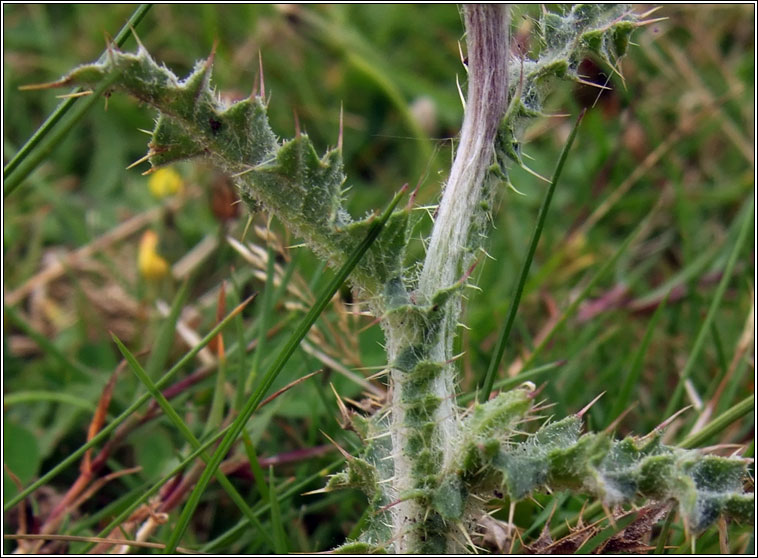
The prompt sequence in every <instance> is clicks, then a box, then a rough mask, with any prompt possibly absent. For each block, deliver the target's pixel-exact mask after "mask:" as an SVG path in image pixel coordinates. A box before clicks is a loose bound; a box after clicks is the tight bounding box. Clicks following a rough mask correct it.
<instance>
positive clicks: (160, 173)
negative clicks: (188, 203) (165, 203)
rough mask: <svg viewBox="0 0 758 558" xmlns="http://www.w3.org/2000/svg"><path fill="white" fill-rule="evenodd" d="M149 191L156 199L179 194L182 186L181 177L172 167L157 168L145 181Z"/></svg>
mask: <svg viewBox="0 0 758 558" xmlns="http://www.w3.org/2000/svg"><path fill="white" fill-rule="evenodd" d="M147 186H148V188H150V193H151V194H153V196H155V197H156V198H158V199H161V198H165V197H166V196H173V195H174V194H179V193H181V192H182V189H183V188H184V181H183V180H182V177H181V176H180V175H179V173H178V172H176V171H175V170H174V169H172V168H165V169H158V170H157V171H155V172H154V173H152V174H151V175H150V178H149V179H148V181H147Z"/></svg>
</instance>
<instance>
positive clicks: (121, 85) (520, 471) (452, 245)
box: [54, 5, 754, 553]
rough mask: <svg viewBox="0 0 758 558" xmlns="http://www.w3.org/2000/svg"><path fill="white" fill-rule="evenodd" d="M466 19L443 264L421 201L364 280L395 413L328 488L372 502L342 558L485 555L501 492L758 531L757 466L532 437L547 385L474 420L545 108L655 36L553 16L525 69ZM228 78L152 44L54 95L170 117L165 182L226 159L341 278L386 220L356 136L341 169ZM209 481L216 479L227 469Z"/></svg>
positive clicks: (568, 421) (602, 21)
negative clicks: (562, 497)
mask: <svg viewBox="0 0 758 558" xmlns="http://www.w3.org/2000/svg"><path fill="white" fill-rule="evenodd" d="M462 14H463V19H464V23H465V29H466V46H467V60H466V70H467V76H468V79H467V95H466V99H465V113H464V114H465V116H464V120H463V124H462V127H461V132H460V137H459V141H458V142H457V148H456V153H455V159H454V162H453V164H452V168H451V170H450V173H449V177H448V179H447V182H446V184H445V185H444V189H443V191H442V195H441V198H440V201H439V206H438V208H437V210H436V214H435V219H434V226H433V229H432V232H431V234H430V236H429V237H428V238H427V239H425V247H426V250H425V254H424V256H423V258H421V259H420V260H418V261H409V253H408V251H407V248H408V245H409V243H410V242H411V236H412V233H413V231H414V230H415V227H416V224H417V223H416V218H415V217H414V215H415V214H414V213H413V212H412V210H413V197H412V196H411V199H410V201H409V203H407V205H405V207H403V208H401V209H397V210H395V211H393V212H392V213H391V215H388V216H387V219H386V223H384V224H383V230H382V232H381V234H380V236H379V237H378V239H377V240H376V241H375V242H373V243H372V244H371V245H370V247H369V248H368V250H367V251H366V253H365V254H364V256H363V258H362V259H361V260H360V261H359V262H358V263H357V265H356V266H355V268H354V269H353V271H352V274H351V275H350V277H349V281H350V284H351V285H352V287H353V288H354V289H355V290H356V292H357V293H358V295H359V296H360V297H361V298H362V299H364V300H366V301H367V302H368V304H369V305H370V307H371V310H372V312H373V313H374V315H375V316H376V317H377V318H379V319H380V321H381V325H382V328H383V331H384V335H385V338H386V352H387V371H388V381H389V386H390V387H391V390H390V398H389V400H388V401H387V402H386V407H385V408H384V409H381V410H379V411H378V412H376V413H375V414H374V415H372V416H364V415H358V414H354V413H350V412H348V411H346V410H345V418H346V419H347V420H348V421H349V427H350V428H351V429H352V430H354V431H355V432H356V433H357V434H358V435H359V437H360V438H361V440H362V443H363V448H362V451H361V452H360V453H359V454H357V455H349V456H348V457H347V460H346V466H345V469H344V470H343V471H342V472H339V473H337V474H335V475H333V476H332V477H331V478H330V480H329V481H328V484H327V486H326V487H325V490H328V491H330V490H336V489H339V488H346V487H353V488H358V489H360V490H362V491H363V492H364V493H365V494H366V497H367V499H368V506H369V508H370V510H369V512H368V513H367V515H366V517H368V518H369V519H368V521H367V522H366V525H365V528H364V531H363V532H362V534H360V536H359V537H358V538H357V539H356V540H355V541H351V542H348V543H347V544H346V545H344V546H343V547H341V548H340V549H339V550H342V551H346V552H358V551H362V552H376V551H391V552H397V553H446V552H463V551H470V550H474V546H475V545H474V542H473V540H474V538H475V534H476V533H477V532H478V530H480V526H481V525H482V522H483V518H484V517H485V516H486V514H487V509H488V508H487V502H488V501H489V500H491V499H492V498H493V494H497V493H503V494H507V496H508V497H509V499H510V500H511V501H512V502H517V501H520V500H522V499H524V498H527V497H528V496H529V495H531V494H532V493H533V492H535V491H538V490H552V491H558V490H571V491H576V492H581V493H588V494H591V495H592V496H594V497H595V498H596V499H597V500H598V501H600V502H601V503H602V505H603V506H605V508H606V509H608V510H609V513H610V510H612V509H613V508H615V507H617V506H623V505H631V504H638V503H640V502H646V501H654V502H663V503H667V505H668V504H671V505H673V504H674V503H675V504H676V506H678V510H679V512H680V514H681V516H682V518H683V519H684V521H685V523H686V525H687V528H688V529H689V530H690V531H691V532H693V533H699V532H701V531H702V530H704V529H705V528H706V527H708V526H709V525H711V524H713V523H714V522H715V521H716V520H717V519H718V518H720V517H724V518H726V519H728V520H735V521H739V522H752V521H753V520H754V515H753V514H754V512H753V494H752V493H745V492H744V489H743V483H744V480H745V478H746V476H747V469H746V461H745V460H743V459H740V458H723V457H717V456H712V455H704V454H702V453H700V452H698V451H695V450H690V449H682V448H678V447H671V446H667V445H665V444H663V442H662V432H663V428H661V429H657V430H655V431H654V432H652V433H650V434H648V435H646V436H642V437H627V438H624V439H622V440H614V439H613V438H612V437H611V435H610V434H608V433H586V434H582V414H583V413H582V412H579V413H577V414H575V415H572V416H568V417H566V418H563V419H560V420H550V421H547V422H545V423H544V424H543V425H542V426H541V427H539V428H537V429H536V430H534V431H533V432H531V433H525V432H523V429H522V427H521V426H520V425H522V424H523V423H525V422H527V421H529V420H532V419H533V418H535V417H536V414H537V412H538V411H539V410H540V406H539V405H538V404H537V403H536V402H535V401H536V397H537V395H538V390H537V389H536V388H535V386H534V384H532V383H530V382H524V383H522V384H521V385H520V386H518V387H516V388H515V389H512V390H510V391H505V392H502V393H493V394H492V395H491V396H489V395H490V394H489V393H486V394H485V395H486V396H489V397H483V399H484V400H483V401H481V402H479V403H476V404H474V405H473V406H471V407H469V408H466V409H464V408H461V407H459V406H458V404H457V399H456V395H457V394H456V386H457V384H458V379H457V376H458V370H457V365H456V359H455V355H454V351H453V342H454V338H455V337H456V335H457V331H458V324H459V320H460V316H461V309H462V292H463V289H464V288H465V287H466V286H467V285H468V284H469V283H470V282H471V271H472V269H473V268H474V266H476V265H477V264H478V262H479V260H480V259H481V254H482V250H483V248H485V247H486V238H487V235H488V232H489V226H490V223H491V221H492V211H493V207H495V205H496V201H497V199H498V198H500V197H501V196H503V195H504V193H503V191H506V190H507V186H510V185H511V184H510V182H511V181H510V178H509V169H510V168H511V167H512V166H513V165H517V166H523V165H524V162H523V159H522V155H521V142H522V136H523V132H524V130H525V128H526V126H527V124H528V123H529V122H530V121H531V120H532V119H536V118H539V117H541V116H542V113H543V102H544V100H545V98H546V97H547V96H548V95H549V93H550V92H551V91H552V90H553V89H555V88H556V87H557V86H558V84H560V83H562V82H571V81H581V80H582V78H581V77H580V76H579V74H578V66H579V63H580V61H581V60H582V59H583V57H584V56H586V55H588V54H592V55H594V56H596V57H597V58H599V59H600V60H602V61H604V62H605V63H606V64H607V65H608V66H609V67H610V68H611V69H612V70H613V71H614V72H618V71H619V68H618V62H619V60H620V58H621V57H622V56H623V55H624V54H625V52H626V50H627V48H628V45H629V43H630V37H631V34H632V32H633V31H634V30H635V29H636V28H638V27H640V26H641V25H643V24H644V23H645V22H644V21H641V20H640V19H639V18H638V17H637V16H636V15H635V14H634V13H633V12H632V11H631V10H630V9H629V8H628V7H626V6H617V5H578V6H575V7H574V8H572V9H570V10H568V11H566V12H565V13H561V14H559V13H551V12H546V13H543V15H542V17H541V19H540V20H539V22H538V26H537V30H536V33H537V34H538V39H539V44H540V48H539V49H538V52H537V53H536V54H535V56H534V58H525V57H519V56H516V55H514V54H513V53H512V52H511V51H510V38H509V27H510V17H509V11H508V8H507V7H505V6H503V5H491V6H490V5H475V6H464V7H463V8H462ZM212 64H213V54H211V56H210V57H209V58H208V59H207V60H203V61H200V62H198V63H197V64H196V66H195V69H194V71H193V72H192V73H191V74H190V75H189V76H188V77H186V78H184V79H179V78H177V77H176V76H175V75H174V74H173V73H172V72H171V71H170V70H168V69H167V68H166V67H164V66H162V65H160V64H159V63H157V62H156V61H154V60H153V58H152V57H151V56H150V54H149V53H148V51H147V49H146V48H145V47H144V46H142V45H141V44H140V45H139V48H138V50H137V51H136V52H134V53H130V52H122V51H120V50H118V49H117V48H115V47H114V46H110V47H109V48H108V52H107V56H106V57H105V58H104V59H103V60H102V61H100V62H97V63H94V64H88V65H84V66H81V67H79V68H76V69H75V70H73V71H72V72H71V73H70V74H69V75H67V76H66V77H65V78H63V79H62V80H60V81H59V82H56V83H55V84H54V85H56V86H63V85H81V86H85V87H89V88H96V87H100V86H102V85H103V84H107V88H108V89H109V90H112V91H123V92H126V93H128V94H130V95H132V96H133V97H136V98H137V99H139V100H140V101H142V102H143V103H145V104H146V105H149V106H150V107H152V108H153V109H155V110H156V111H157V114H158V116H157V120H156V123H155V128H154V129H153V131H152V134H151V139H150V143H149V145H148V152H147V155H146V156H145V159H146V160H147V161H149V162H150V164H151V165H152V167H153V168H154V169H157V168H161V167H165V166H167V165H171V164H172V163H175V162H177V161H182V160H186V159H193V158H204V159H207V160H209V161H210V162H211V163H212V164H213V165H215V166H216V167H218V168H219V169H220V170H222V171H223V172H224V173H226V174H227V175H228V176H229V177H230V178H231V179H233V181H234V183H235V184H236V186H237V188H238V189H239V192H240V195H241V197H242V199H243V200H244V202H245V203H246V204H247V206H248V207H249V209H250V210H251V211H258V210H260V209H261V208H263V209H265V210H266V211H268V212H271V213H272V214H274V215H276V216H277V217H278V218H279V219H280V220H281V221H282V222H283V223H284V224H285V225H286V226H287V227H288V228H289V229H290V230H291V231H292V232H293V233H295V234H296V235H297V236H299V237H301V238H302V239H304V241H305V242H306V243H307V244H308V245H309V246H310V247H311V248H312V250H313V251H314V252H315V253H317V254H318V255H319V256H321V257H322V258H323V259H324V260H326V261H327V262H329V263H330V264H331V265H332V266H334V267H335V268H339V267H340V266H342V265H343V264H345V262H347V261H349V260H350V258H351V254H353V253H354V251H355V250H356V248H357V247H358V246H359V245H360V244H361V242H362V241H363V239H364V238H365V237H366V236H367V234H369V232H370V231H371V230H373V229H372V227H374V225H375V222H376V218H375V216H370V217H368V218H365V219H362V220H361V219H355V218H354V217H352V216H351V215H350V214H349V213H348V211H347V210H346V209H345V207H344V205H343V201H344V197H345V191H346V185H347V179H346V176H345V174H344V172H343V166H342V160H341V149H342V138H341V136H340V139H339V141H338V142H337V145H336V147H335V148H333V149H329V150H327V151H326V153H324V154H323V155H320V154H318V153H317V151H316V148H315V147H314V145H313V143H312V142H311V140H310V139H309V138H308V136H307V134H305V133H300V132H298V133H297V134H296V135H295V137H294V138H292V139H289V140H280V139H279V138H278V137H277V135H276V134H275V133H274V131H273V130H272V129H271V127H270V126H269V123H268V118H267V103H268V101H267V99H266V97H265V92H264V91H262V90H261V91H256V92H254V93H253V94H252V95H251V96H250V97H248V98H246V99H244V100H241V101H238V102H235V103H227V102H225V101H222V100H221V99H220V97H219V96H218V95H217V93H216V91H215V90H214V88H213V86H212V84H211V69H212ZM572 138H573V135H572ZM557 174H558V173H556V177H555V178H554V179H553V185H554V184H555V182H557ZM487 391H489V390H487ZM588 395H590V397H588V399H589V398H591V396H592V395H594V394H588ZM251 412H252V411H251ZM243 424H244V423H243ZM230 440H231V441H230V443H232V442H233V441H234V440H233V439H232V438H230ZM206 472H207V474H208V476H210V475H212V474H214V471H213V464H212V462H210V464H209V466H208V471H206ZM195 505H196V503H195ZM192 506H193V503H192V502H191V503H189V504H188V505H187V507H186V508H185V513H186V514H189V515H191V512H192Z"/></svg>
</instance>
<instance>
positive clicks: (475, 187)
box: [419, 4, 509, 297]
mask: <svg viewBox="0 0 758 558" xmlns="http://www.w3.org/2000/svg"><path fill="white" fill-rule="evenodd" d="M508 11H509V10H508V7H507V6H506V5H502V4H496V5H491V4H490V5H488V4H476V5H465V6H464V7H463V13H464V17H465V24H466V39H467V44H468V95H467V100H466V111H465V115H464V119H463V126H462V128H461V136H460V143H459V145H458V151H457V152H456V155H455V160H454V162H453V167H452V169H451V171H450V178H449V179H448V182H447V186H446V187H445V192H444V194H443V196H442V200H441V202H440V205H439V210H438V212H437V219H436V221H435V225H434V231H433V232H432V239H431V241H430V243H429V248H428V250H427V254H426V260H425V262H424V267H423V270H422V272H421V277H420V278H419V290H420V291H421V293H423V294H424V295H426V296H427V297H431V296H433V295H434V293H435V292H436V291H437V290H439V289H440V288H446V287H449V286H451V285H452V284H453V283H455V282H456V281H457V280H458V279H460V278H461V275H462V272H463V271H465V270H462V269H461V263H462V261H461V260H462V256H463V253H464V251H465V248H466V246H467V245H468V234H469V227H470V224H471V220H472V216H473V214H474V212H475V210H476V209H477V206H478V204H479V202H480V201H481V193H482V184H483V181H484V178H485V175H486V173H487V169H488V168H489V166H490V165H491V164H492V155H493V149H494V147H493V145H494V139H495V133H496V131H497V127H498V125H499V124H500V121H501V119H502V118H503V115H504V114H505V109H506V106H507V92H508V22H509V14H508Z"/></svg>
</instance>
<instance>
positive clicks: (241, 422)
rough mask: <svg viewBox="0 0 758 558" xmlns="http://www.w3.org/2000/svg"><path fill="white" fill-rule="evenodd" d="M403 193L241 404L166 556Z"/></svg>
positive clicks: (198, 484) (193, 496)
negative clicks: (276, 380)
mask: <svg viewBox="0 0 758 558" xmlns="http://www.w3.org/2000/svg"><path fill="white" fill-rule="evenodd" d="M406 190H407V185H406V186H404V187H403V188H402V189H401V190H400V192H398V193H397V194H396V195H395V197H394V198H393V200H392V201H391V202H390V204H389V206H388V207H387V209H386V210H385V211H384V213H383V214H382V216H381V217H380V218H379V219H377V220H376V221H374V222H373V223H372V225H371V227H370V229H369V231H368V233H367V234H366V238H364V239H363V241H362V242H361V243H360V244H359V245H358V246H357V247H356V249H355V250H354V251H353V252H352V254H350V257H349V258H348V260H347V261H346V262H345V263H344V264H343V265H342V267H341V268H340V270H339V271H338V272H337V275H336V276H335V277H334V278H333V279H332V280H331V281H330V283H329V284H328V285H327V287H326V289H325V290H324V292H322V293H321V296H319V297H318V299H317V300H316V303H315V304H314V305H313V306H312V307H311V309H310V311H309V312H308V314H307V315H306V316H305V317H304V318H303V320H302V321H301V322H300V325H299V326H298V327H297V329H296V330H295V332H294V333H293V334H292V336H291V337H290V339H289V340H288V341H287V343H286V344H285V346H284V347H283V348H282V350H281V351H280V352H279V354H278V355H277V358H276V360H275V361H274V363H273V364H272V365H271V367H270V368H269V370H268V371H267V372H266V374H265V376H264V377H263V378H262V380H261V382H260V384H258V388H257V389H256V390H255V391H254V392H253V394H252V395H251V396H250V397H249V398H248V400H247V402H246V403H245V407H244V408H243V410H242V411H241V412H240V414H239V416H238V417H237V418H236V419H235V421H234V422H233V423H232V427H231V429H230V430H229V432H228V433H227V435H226V436H225V437H224V439H223V440H222V441H221V444H219V447H218V449H217V450H216V452H215V453H214V454H213V457H212V458H211V460H210V462H209V463H208V465H207V467H206V468H205V470H204V471H203V474H202V475H201V476H200V479H199V480H198V481H197V484H196V485H195V488H194V490H193V491H192V493H191V494H190V497H189V499H188V501H187V503H186V504H185V506H184V508H183V509H182V513H181V515H180V516H179V520H178V522H177V525H176V527H175V528H174V530H173V531H172V532H171V536H170V537H169V540H168V542H167V543H166V549H165V552H166V553H167V554H170V553H172V552H174V551H175V550H176V546H177V544H178V543H179V540H180V539H181V537H182V535H184V532H185V531H186V530H187V527H188V526H189V523H190V520H191V519H192V514H193V513H194V511H195V509H196V508H197V505H198V504H199V503H200V498H201V497H202V494H203V492H204V491H205V488H206V487H207V486H208V482H210V479H211V476H212V475H213V473H214V472H215V471H216V469H217V468H218V466H219V465H220V464H221V460H222V459H223V458H224V456H225V455H226V453H227V452H228V451H229V450H230V449H231V447H232V444H234V442H235V440H236V439H237V438H238V437H239V435H240V433H241V432H242V429H243V428H244V427H245V424H246V423H247V421H248V420H249V419H250V416H251V415H252V414H253V412H254V411H255V409H256V408H257V407H258V404H259V403H260V402H261V401H262V400H263V397H264V396H265V395H266V392H267V391H268V389H269V388H270V387H271V384H272V383H273V382H274V379H276V377H277V376H278V375H279V373H280V372H281V371H282V369H283V368H284V365H285V364H286V363H287V361H288V360H289V358H290V357H291V356H292V355H293V354H294V352H295V350H296V349H297V347H298V346H299V345H300V342H301V341H302V340H303V338H305V336H306V335H307V333H308V331H310V329H311V327H312V326H313V324H314V323H315V322H316V320H317V319H318V317H319V316H320V315H321V312H323V311H324V309H325V308H326V306H327V305H328V304H329V301H331V299H332V297H333V296H334V294H335V293H336V292H337V291H338V290H339V289H340V287H341V286H342V284H343V283H344V282H345V280H346V279H347V277H348V275H350V272H351V271H352V270H353V268H354V267H355V266H356V265H357V264H358V262H359V261H360V259H361V257H363V255H364V254H365V253H366V252H367V251H368V249H369V247H370V246H371V245H372V244H373V243H374V241H375V240H376V239H377V237H378V236H379V234H380V233H381V232H382V229H383V228H384V225H385V223H386V222H387V221H388V220H389V218H390V216H391V215H392V211H393V210H394V208H395V206H396V205H397V204H398V203H399V202H400V198H401V197H402V195H403V194H404V193H405V191H406Z"/></svg>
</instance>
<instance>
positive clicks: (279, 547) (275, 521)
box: [268, 465, 287, 554]
mask: <svg viewBox="0 0 758 558" xmlns="http://www.w3.org/2000/svg"><path fill="white" fill-rule="evenodd" d="M268 502H269V504H270V505H271V524H272V526H273V530H274V548H275V549H276V553H277V554H287V537H286V535H285V533H284V524H283V523H282V511H281V510H280V509H279V501H278V500H277V499H276V485H275V484H274V467H273V465H269V467H268Z"/></svg>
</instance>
